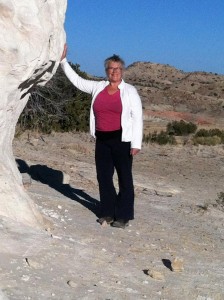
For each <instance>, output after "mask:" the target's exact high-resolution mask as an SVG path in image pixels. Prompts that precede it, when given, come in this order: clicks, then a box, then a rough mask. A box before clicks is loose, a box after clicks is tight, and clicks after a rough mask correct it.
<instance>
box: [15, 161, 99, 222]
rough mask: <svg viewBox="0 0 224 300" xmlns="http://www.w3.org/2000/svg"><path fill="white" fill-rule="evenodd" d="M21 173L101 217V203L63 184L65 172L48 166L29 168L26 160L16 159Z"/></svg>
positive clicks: (81, 191)
mask: <svg viewBox="0 0 224 300" xmlns="http://www.w3.org/2000/svg"><path fill="white" fill-rule="evenodd" d="M16 163H17V166H18V169H19V171H20V173H27V174H29V175H30V176H31V178H32V179H33V180H35V181H39V182H41V183H43V184H47V185H48V186H50V187H51V188H53V189H55V190H57V191H58V192H60V193H61V194H63V195H64V196H66V197H68V198H70V199H72V200H74V201H77V202H78V203H80V204H82V205H83V206H84V207H86V208H88V209H89V210H91V211H92V212H93V213H94V214H95V215H96V216H97V217H98V215H99V201H98V200H96V199H94V198H92V197H91V196H90V195H88V194H87V193H85V192H84V191H83V190H80V189H75V188H73V187H71V186H70V185H69V184H64V183H63V172H62V171H60V170H55V169H52V168H49V167H47V166H46V165H32V166H29V165H28V164H27V163H26V162H25V161H24V160H21V159H16Z"/></svg>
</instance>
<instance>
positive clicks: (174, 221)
mask: <svg viewBox="0 0 224 300" xmlns="http://www.w3.org/2000/svg"><path fill="white" fill-rule="evenodd" d="M13 149H14V154H15V157H16V159H17V163H18V167H19V170H20V172H21V173H22V176H23V181H24V187H25V188H26V189H27V192H28V193H29V195H30V197H31V198H32V199H33V200H34V201H35V203H36V204H37V206H38V207H39V209H40V211H41V212H42V214H43V215H45V216H46V217H47V218H48V219H49V220H50V221H51V223H52V225H53V226H51V228H48V229H47V230H46V231H44V230H43V232H37V231H35V230H32V229H29V230H27V229H26V228H23V227H22V226H18V227H17V229H16V230H15V224H13V222H12V224H11V226H12V227H10V225H7V228H6V227H5V226H4V224H5V223H4V222H5V220H4V219H1V222H0V226H1V234H0V238H1V241H2V245H3V246H2V247H1V249H0V271H1V272H0V299H10V300H22V299H34V300H39V299H41V300H42V299H44V300H45V299H57V300H62V299H63V300H71V299H88V300H89V299H94V300H95V299H99V300H101V299H102V300H106V299H108V300H109V299H111V300H120V299H125V300H126V299H127V300H129V299H151V300H157V299H158V300H159V299H161V300H174V299H175V300H176V299H178V300H179V299H183V300H184V299H186V300H192V299H196V300H211V299H212V300H221V299H224V284H223V282H224V251H223V247H224V203H223V202H224V200H223V199H221V201H218V202H217V201H216V200H217V199H218V195H219V193H221V192H223V191H224V187H223V180H224V147H223V146H215V147H204V146H203V147H201V146H192V145H185V146H181V145H178V146H158V145H144V147H143V149H142V151H141V153H140V154H139V155H138V156H136V157H135V160H134V167H133V169H134V170H133V174H134V183H135V193H136V205H135V208H136V215H135V220H133V221H131V223H130V226H129V227H127V228H126V229H124V230H123V229H116V228H113V227H110V226H100V225H99V223H97V222H96V220H97V212H98V204H99V195H98V187H97V182H96V175H95V166H94V141H92V140H91V139H90V137H89V135H88V134H71V133H70V134H51V135H48V136H46V135H44V136H41V135H38V134H37V135H34V134H30V135H29V134H28V133H24V135H23V136H20V137H19V138H17V139H15V140H14V145H13ZM115 181H116V178H115ZM219 200H220V199H219ZM222 200H223V201H222ZM7 224H9V223H7ZM12 228H13V230H12Z"/></svg>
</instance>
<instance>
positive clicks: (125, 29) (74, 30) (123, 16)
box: [65, 0, 224, 76]
mask: <svg viewBox="0 0 224 300" xmlns="http://www.w3.org/2000/svg"><path fill="white" fill-rule="evenodd" d="M65 30H66V34H67V44H68V60H69V61H71V62H73V63H78V64H80V66H81V70H83V71H85V72H87V73H90V74H92V75H98V76H104V68H103V62H104V59H105V58H107V57H108V56H111V55H113V54H114V53H115V54H118V55H120V56H121V57H122V58H123V59H124V60H125V62H126V66H128V65H129V64H131V63H133V62H136V61H145V62H154V63H162V64H169V65H171V66H174V67H176V68H178V69H181V70H183V71H186V72H190V71H206V72H213V73H219V74H224V0H68V7H67V13H66V20H65Z"/></svg>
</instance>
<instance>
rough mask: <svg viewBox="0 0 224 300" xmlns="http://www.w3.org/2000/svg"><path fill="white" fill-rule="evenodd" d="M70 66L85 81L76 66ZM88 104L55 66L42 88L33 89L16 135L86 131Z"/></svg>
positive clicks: (89, 98)
mask: <svg viewBox="0 0 224 300" xmlns="http://www.w3.org/2000/svg"><path fill="white" fill-rule="evenodd" d="M71 67H72V68H73V69H74V70H75V71H76V72H77V73H78V74H80V75H81V76H82V77H83V78H88V77H87V75H86V73H85V72H82V71H80V70H79V67H80V66H79V65H78V64H76V65H73V64H71ZM90 104H91V96H90V95H89V94H86V93H83V92H80V90H78V89H77V88H75V87H74V86H73V84H72V83H71V82H70V81H69V80H68V79H67V77H66V76H65V75H64V72H63V71H62V70H61V68H60V67H59V68H58V70H57V72H56V74H55V75H54V76H53V77H52V79H51V80H50V81H49V82H48V83H47V84H46V85H45V86H42V87H40V86H36V87H35V89H34V90H33V92H32V94H31V96H30V99H29V101H28V102H27V105H26V107H25V108H24V110H23V112H22V114H21V116H20V118H19V121H18V124H17V133H18V132H21V131H24V130H27V129H29V130H36V131H40V132H44V133H50V132H51V131H62V132H64V131H73V130H75V131H87V130H88V127H89V112H90Z"/></svg>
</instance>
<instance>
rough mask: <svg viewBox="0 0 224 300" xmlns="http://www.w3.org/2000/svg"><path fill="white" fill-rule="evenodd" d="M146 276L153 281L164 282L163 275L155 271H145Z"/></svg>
mask: <svg viewBox="0 0 224 300" xmlns="http://www.w3.org/2000/svg"><path fill="white" fill-rule="evenodd" d="M146 274H147V275H149V276H150V277H151V278H153V279H155V280H164V279H165V278H164V275H163V274H162V273H161V272H159V271H155V270H147V271H146Z"/></svg>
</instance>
